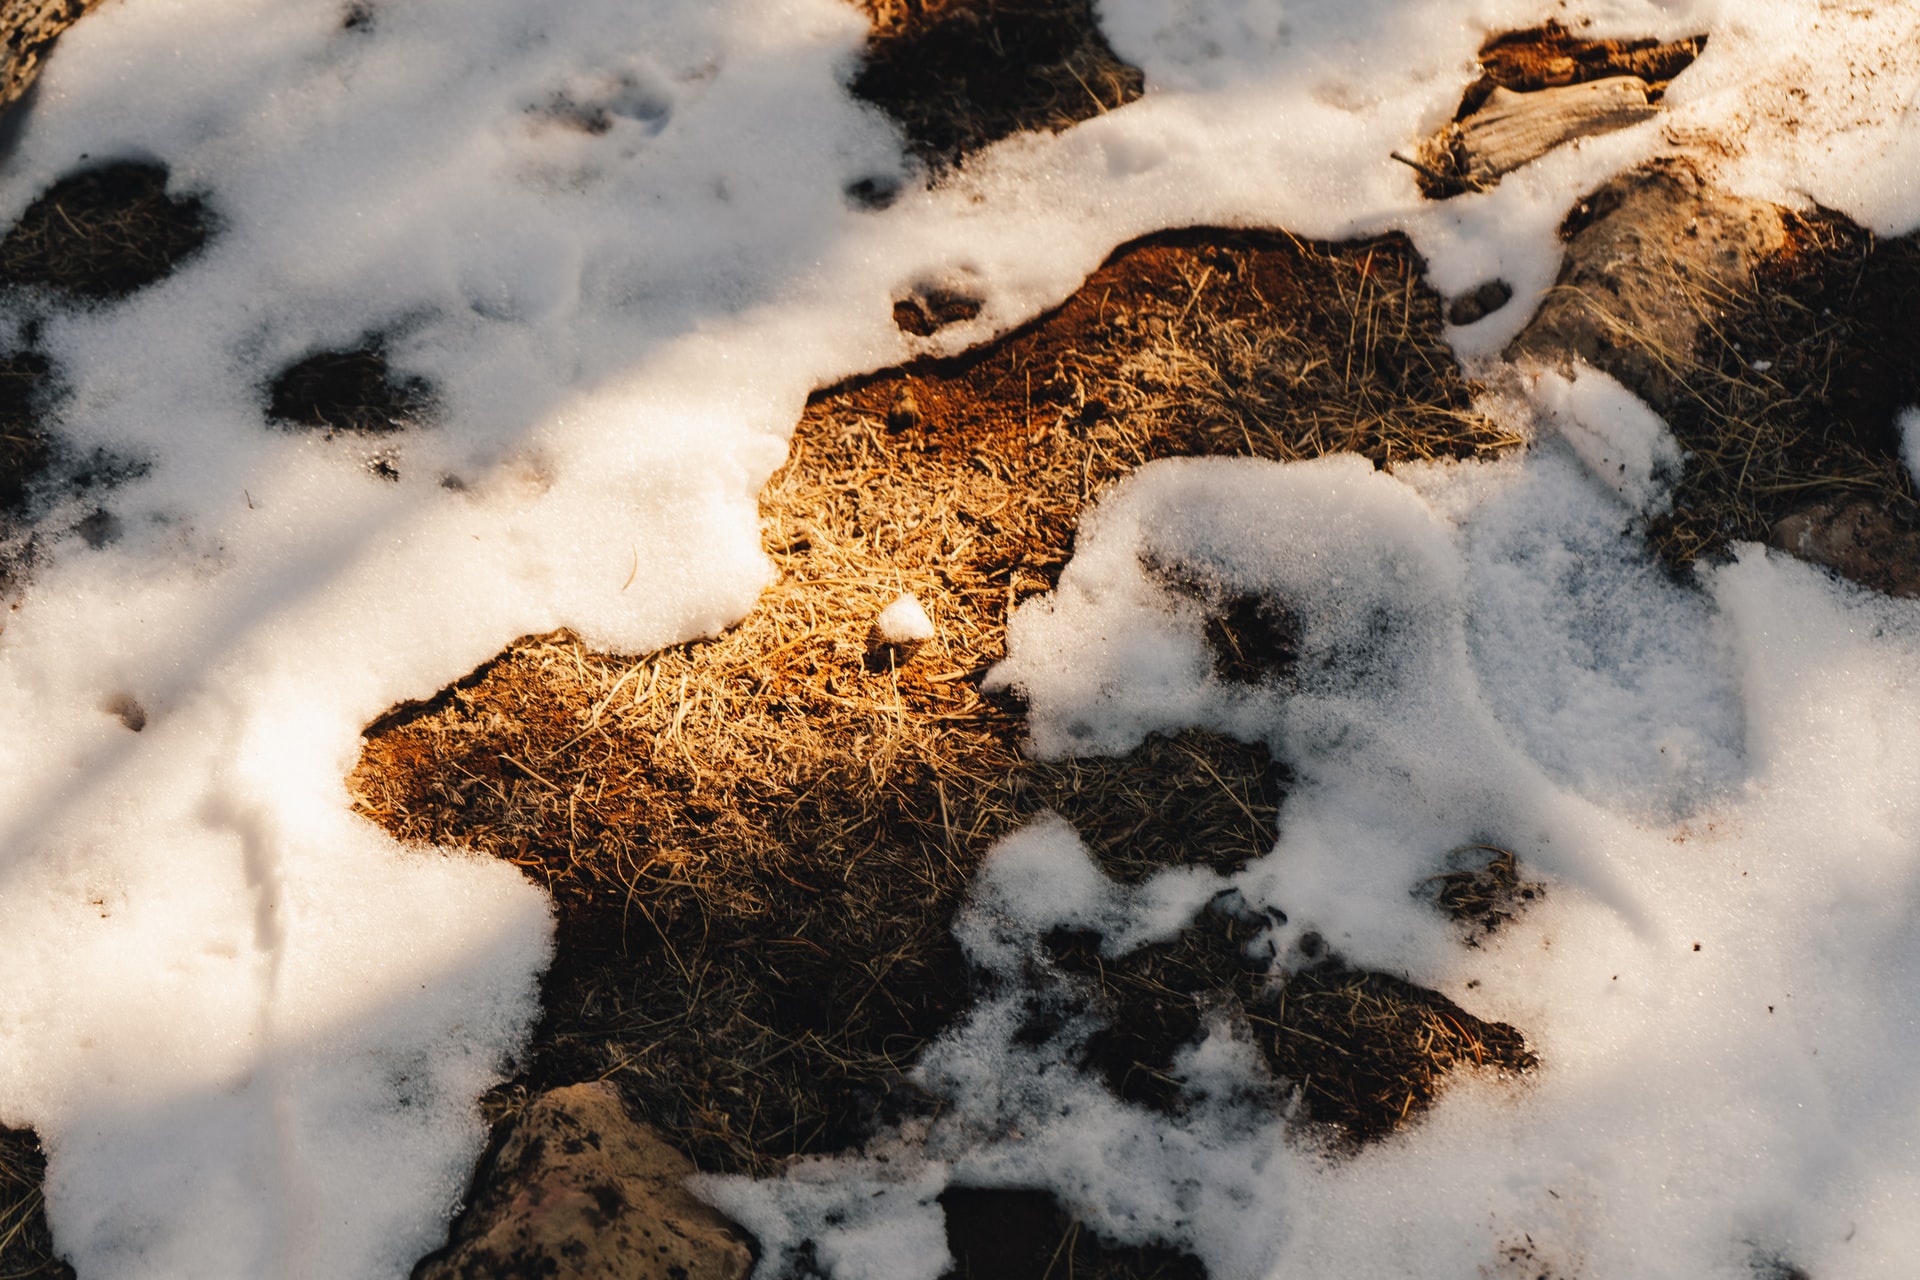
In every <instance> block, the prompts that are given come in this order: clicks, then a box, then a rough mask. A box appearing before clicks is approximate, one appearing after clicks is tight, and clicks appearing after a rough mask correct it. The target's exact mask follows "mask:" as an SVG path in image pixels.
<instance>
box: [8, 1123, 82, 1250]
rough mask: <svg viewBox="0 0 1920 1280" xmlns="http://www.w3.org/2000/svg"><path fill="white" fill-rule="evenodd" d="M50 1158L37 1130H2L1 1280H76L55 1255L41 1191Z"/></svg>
mask: <svg viewBox="0 0 1920 1280" xmlns="http://www.w3.org/2000/svg"><path fill="white" fill-rule="evenodd" d="M46 1176H47V1157H46V1155H45V1154H44V1153H43V1152H42V1151H41V1150H40V1142H39V1139H37V1138H35V1137H34V1135H33V1133H32V1131H31V1130H27V1129H7V1128H0V1276H4V1277H5V1278H6V1280H42V1278H43V1277H44V1278H45V1280H74V1275H73V1268H72V1267H69V1266H68V1265H67V1264H66V1263H64V1262H62V1261H61V1260H60V1259H59V1258H57V1257H55V1256H54V1252H53V1233H52V1232H51V1231H49V1230H48V1229H47V1213H46V1206H45V1202H44V1201H43V1200H42V1198H41V1187H42V1185H43V1184H44V1183H45V1181H46Z"/></svg>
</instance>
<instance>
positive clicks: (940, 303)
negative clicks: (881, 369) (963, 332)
mask: <svg viewBox="0 0 1920 1280" xmlns="http://www.w3.org/2000/svg"><path fill="white" fill-rule="evenodd" d="M979 314H980V299H978V298H976V297H974V296H973V295H972V294H969V293H963V292H961V291H959V290H957V289H947V288H941V287H938V286H934V287H930V288H925V289H916V290H915V291H914V292H912V293H910V294H908V295H907V296H906V297H904V298H902V299H900V300H899V301H898V302H896V303H894V304H893V323H894V325H895V326H896V327H897V328H898V329H899V330H900V331H901V332H902V333H910V334H912V335H913V336H914V337H916V338H929V337H932V336H933V335H934V334H936V333H938V332H940V330H942V329H944V328H946V327H947V326H948V325H954V324H960V323H962V322H963V321H967V320H971V319H973V318H974V317H975V316H977V315H979Z"/></svg>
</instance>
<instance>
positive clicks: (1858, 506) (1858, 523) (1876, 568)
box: [1768, 498, 1920, 599]
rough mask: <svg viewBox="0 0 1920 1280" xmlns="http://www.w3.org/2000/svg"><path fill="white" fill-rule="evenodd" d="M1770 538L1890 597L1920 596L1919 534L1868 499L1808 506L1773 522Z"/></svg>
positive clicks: (1802, 557) (1772, 541) (1789, 549)
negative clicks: (1776, 522) (1775, 522)
mask: <svg viewBox="0 0 1920 1280" xmlns="http://www.w3.org/2000/svg"><path fill="white" fill-rule="evenodd" d="M1768 541H1769V542H1770V543H1771V544H1772V545H1773V546H1775V547H1777V548H1779V549H1780V550H1782V551H1785V552H1787V553H1788V554H1789V555H1795V556H1798V557H1799V558H1800V559H1802V560H1809V561H1812V562H1813V563H1814V564H1818V565H1825V566H1826V567H1827V568H1829V569H1832V570H1833V571H1834V572H1835V573H1838V574H1839V575H1840V576H1841V577H1843V578H1850V579H1852V580H1853V581H1855V582H1858V583H1859V584H1861V585H1862V586H1865V587H1871V588H1873V589H1874V590H1875V591H1884V592H1886V593H1887V594H1888V595H1890V596H1905V597H1907V598H1909V599H1913V598H1916V597H1920V533H1916V532H1915V531H1913V530H1912V529H1908V528H1906V527H1904V526H1903V525H1901V524H1900V523H1899V522H1898V521H1896V520H1895V519H1894V518H1893V517H1892V516H1891V515H1890V514H1889V513H1888V512H1887V511H1886V509H1885V508H1884V507H1882V506H1880V505H1879V504H1878V503H1874V502H1870V501H1868V500H1866V499H1864V498H1860V499H1855V500H1854V501H1852V502H1846V503H1835V502H1821V503H1816V504H1814V505H1812V506H1809V507H1803V508H1802V509H1800V510H1799V511H1796V512H1794V513H1793V514H1792V515H1790V516H1787V517H1786V518H1785V519H1783V520H1781V521H1780V522H1779V523H1778V524H1776V525H1774V526H1773V532H1772V535H1771V536H1770V537H1769V538H1768Z"/></svg>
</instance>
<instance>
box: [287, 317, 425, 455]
mask: <svg viewBox="0 0 1920 1280" xmlns="http://www.w3.org/2000/svg"><path fill="white" fill-rule="evenodd" d="M433 403H434V396H433V389H432V387H431V386H430V385H429V384H428V383H427V381H426V380H425V379H424V378H418V377H411V376H406V375H401V374H397V373H395V372H394V371H393V369H392V368H391V366H390V365H389V364H388V362H387V351H386V345H385V343H383V342H382V341H381V340H380V339H378V338H369V339H367V340H366V341H365V342H362V343H361V344H360V345H359V346H357V347H353V348H351V349H349V350H344V351H318V352H315V353H314V354H313V355H310V356H306V357H304V358H303V359H301V360H298V361H296V362H294V363H293V364H291V365H289V366H287V367H286V368H285V369H283V370H281V371H280V372H279V373H278V374H276V375H275V376H274V379H273V382H272V383H271V384H270V385H269V386H268V388H267V417H268V419H269V420H271V421H274V422H278V423H281V424H283V425H286V426H290V427H310V428H313V429H315V430H318V431H321V432H324V433H325V434H326V436H327V438H328V439H332V438H333V436H334V435H335V434H336V433H338V432H342V431H347V432H355V433H358V434H361V435H386V434H389V433H391V432H395V431H402V430H405V429H406V428H408V427H413V426H418V425H420V424H421V423H422V422H424V421H425V420H426V419H427V417H428V416H429V415H430V413H431V412H432V409H433Z"/></svg>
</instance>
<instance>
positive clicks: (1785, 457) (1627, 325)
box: [1594, 211, 1920, 567]
mask: <svg viewBox="0 0 1920 1280" xmlns="http://www.w3.org/2000/svg"><path fill="white" fill-rule="evenodd" d="M1789 226H1790V229H1791V231H1792V240H1791V243H1790V245H1789V248H1788V249H1787V251H1786V252H1784V253H1782V254H1781V255H1779V256H1778V257H1776V258H1775V259H1773V260H1772V261H1769V262H1766V263H1764V264H1762V265H1761V267H1760V269H1759V271H1758V272H1757V273H1756V282H1755V288H1754V290H1753V291H1752V293H1751V294H1750V295H1744V296H1731V295H1719V294H1713V293H1711V292H1709V291H1708V290H1707V289H1706V288H1705V287H1704V286H1703V285H1702V284H1701V283H1700V281H1698V280H1697V279H1691V278H1687V277H1682V276H1680V275H1679V274H1677V273H1676V274H1675V275H1674V281H1675V284H1674V287H1675V289H1676V290H1679V291H1682V292H1683V293H1684V296H1686V297H1687V298H1688V300H1689V302H1690V303H1691V305H1692V307H1693V309H1694V311H1695V312H1696V313H1697V314H1698V316H1699V317H1700V321H1701V328H1700V335H1699V339H1698V341H1697V342H1696V343H1695V346H1694V349H1693V350H1692V351H1675V350H1672V349H1670V348H1667V347H1662V346H1660V345H1659V344H1657V343H1655V342H1653V341H1652V340H1651V339H1650V337H1649V335H1647V334H1645V333H1643V332H1640V331H1637V330H1636V329H1635V328H1634V327H1633V326H1632V324H1631V322H1630V321H1626V320H1622V319H1619V318H1617V317H1614V316H1613V314H1612V313H1611V312H1610V311H1609V310H1608V309H1606V308H1604V307H1597V308H1595V309H1594V311H1595V313H1596V314H1599V315H1602V316H1605V317H1607V318H1608V320H1609V323H1610V324H1611V325H1612V326H1613V327H1614V328H1615V330H1616V332H1617V335H1618V336H1617V338H1616V341H1617V343H1618V344H1619V345H1622V346H1626V345H1628V344H1633V345H1635V346H1637V347H1638V348H1639V349H1640V350H1642V351H1645V352H1647V353H1649V354H1651V355H1652V356H1653V357H1654V359H1655V360H1656V361H1657V362H1658V363H1659V365H1660V367H1661V368H1662V369H1663V371H1664V372H1665V373H1666V375H1667V378H1668V380H1669V381H1670V383H1671V384H1672V385H1674V386H1676V387H1677V388H1679V389H1680V391H1679V395H1678V397H1677V399H1676V401H1675V403H1674V404H1673V405H1672V407H1671V408H1670V409H1669V411H1668V414H1667V417H1668V422H1669V425H1670V426H1671V427H1672V428H1673V432H1674V435H1675V437H1676V438H1677V439H1678V441H1679V443H1680V447H1681V448H1682V450H1684V451H1685V454H1686V465H1685V468H1684V472H1683V475H1682V478H1681V481H1680V484H1679V485H1678V487H1677V488H1676V490H1675V493H1674V503H1673V511H1672V514H1671V515H1670V516H1667V517H1663V518H1660V519H1657V520H1655V521H1654V522H1652V525H1651V528H1650V530H1649V533H1650V536H1651V538H1652V540H1653V544H1654V546H1655V547H1656V548H1657V549H1658V550H1659V552H1660V554H1661V556H1662V557H1663V558H1664V559H1665V560H1666V561H1667V562H1668V563H1669V564H1671V565H1673V566H1675V567H1684V566H1686V565H1689V564H1691V563H1693V562H1694V561H1695V560H1697V559H1701V558H1706V559H1717V558H1720V557H1722V556H1723V555H1724V554H1725V553H1726V548H1727V547H1728V545H1729V544H1730V543H1731V542H1734V541H1738V540H1753V541H1759V542H1764V541H1766V540H1767V537H1768V534H1769V533H1770V532H1771V530H1772V528H1773V526H1774V525H1775V524H1777V523H1778V522H1779V521H1780V520H1781V519H1782V518H1783V517H1785V516H1787V515H1789V514H1791V513H1792V512H1794V511H1795V510H1798V509H1800V508H1803V507H1805V506H1808V505H1809V504H1811V503H1813V502H1816V501H1818V500H1820V499H1823V498H1841V499H1844V498H1857V497H1866V498H1868V499H1870V500H1871V501H1872V502H1873V503H1874V504H1875V505H1876V506H1878V507H1880V508H1881V509H1883V510H1885V511H1887V512H1888V513H1889V514H1890V515H1891V516H1892V517H1893V518H1894V520H1895V521H1896V522H1897V523H1898V524H1900V525H1902V526H1904V527H1906V528H1916V527H1920V502H1917V501H1916V495H1915V491H1914V485H1913V479H1912V477H1911V475H1910V474H1909V473H1908V471H1907V469H1906V467H1905V466H1904V465H1903V464H1902V462H1901V460H1900V438H1899V433H1898V431H1897V429H1896V427H1895V423H1894V418H1895V415H1896V413H1897V412H1898V411H1899V410H1900V409H1902V408H1903V407H1905V406H1908V405H1912V404H1916V403H1920V335H1917V334H1916V332H1915V330H1914V327H1913V324H1912V316H1913V315H1914V314H1915V311H1916V309H1917V308H1920V240H1917V239H1916V238H1914V237H1907V238H1904V239H1900V240H1888V241H1877V240H1876V239H1875V238H1874V237H1873V235H1872V234H1871V233H1869V232H1867V231H1865V230H1863V229H1861V228H1859V227H1857V226H1855V225H1854V224H1853V223H1851V222H1849V221H1848V220H1846V219H1845V218H1842V217H1840V216H1839V215H1836V214H1831V213H1827V212H1825V211H1815V212H1813V213H1811V214H1809V215H1807V216H1805V217H1795V218H1791V219H1790V220H1789ZM1756 366H1760V367H1756Z"/></svg>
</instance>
